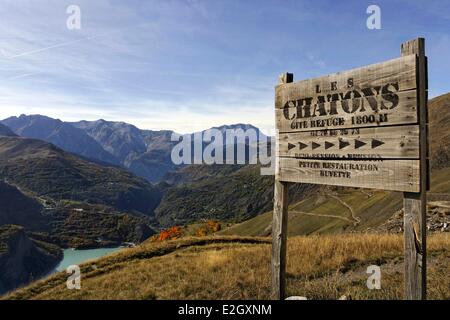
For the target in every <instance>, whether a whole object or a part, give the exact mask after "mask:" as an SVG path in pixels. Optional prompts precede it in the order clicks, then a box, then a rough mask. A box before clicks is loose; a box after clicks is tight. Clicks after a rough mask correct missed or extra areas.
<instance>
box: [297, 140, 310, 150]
mask: <svg viewBox="0 0 450 320" xmlns="http://www.w3.org/2000/svg"><path fill="white" fill-rule="evenodd" d="M298 145H299V147H300V150H302V149H305V148H306V147H307V146H308V145H307V144H304V143H302V142H299V143H298Z"/></svg>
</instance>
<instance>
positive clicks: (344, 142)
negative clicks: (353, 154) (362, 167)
mask: <svg viewBox="0 0 450 320" xmlns="http://www.w3.org/2000/svg"><path fill="white" fill-rule="evenodd" d="M349 145H350V142H348V141H345V140H339V149H343V148H345V147H347V146H349Z"/></svg>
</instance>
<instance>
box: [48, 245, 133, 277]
mask: <svg viewBox="0 0 450 320" xmlns="http://www.w3.org/2000/svg"><path fill="white" fill-rule="evenodd" d="M121 249H124V248H123V247H117V248H100V249H88V250H73V249H65V250H64V258H63V260H62V261H61V262H60V264H59V265H58V266H57V267H56V269H55V272H59V271H64V270H66V269H67V267H68V266H71V265H79V264H82V263H84V262H87V261H90V260H95V259H98V258H100V257H103V256H106V255H108V254H110V253H113V252H116V251H119V250H121Z"/></svg>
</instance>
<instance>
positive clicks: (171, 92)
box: [0, 0, 450, 133]
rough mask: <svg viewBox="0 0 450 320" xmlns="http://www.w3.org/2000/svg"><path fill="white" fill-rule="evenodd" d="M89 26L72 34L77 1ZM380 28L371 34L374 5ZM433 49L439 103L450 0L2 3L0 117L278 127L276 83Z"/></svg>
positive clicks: (449, 42) (448, 71)
mask: <svg viewBox="0 0 450 320" xmlns="http://www.w3.org/2000/svg"><path fill="white" fill-rule="evenodd" d="M72 4H75V5H78V6H79V7H80V9H81V29H80V30H69V29H68V28H67V27H66V20H67V18H68V17H69V14H67V13H66V9H67V7H68V6H69V5H72ZM371 4H376V5H378V6H380V8H381V23H382V29H381V30H369V29H367V27H366V19H367V17H368V14H367V13H366V9H367V7H368V6H369V5H371ZM418 36H422V37H425V38H426V41H427V55H428V57H429V82H430V96H432V97H433V96H436V95H439V94H442V93H446V92H449V91H450V81H449V77H450V1H447V0H442V1H437V0H428V1H421V0H389V1H377V0H373V1H361V0H358V1H356V0H355V1H345V0H344V1H335V0H331V1H326V0H315V1H300V0H296V1H287V0H279V1H264V0H261V1H256V0H247V1H244V0H241V1H237V0H208V1H200V0H196V1H194V0H190V1H189V0H186V1H181V0H180V1H170V0H164V1H163V0H161V1H150V0H149V1H144V0H127V1H119V0H86V1H85V0H83V1H81V0H70V1H65V0H54V1H51V0H29V1H27V0H2V5H1V7H0V61H1V64H0V118H5V117H8V116H11V115H20V114H22V113H25V114H35V113H40V114H45V115H48V116H51V117H55V118H60V119H62V120H67V121H75V120H81V119H87V120H95V119H99V118H103V119H106V120H115V121H125V122H130V123H133V124H135V125H136V126H138V127H140V128H146V129H173V130H175V131H178V132H180V133H185V132H193V131H197V130H201V129H206V128H209V127H211V126H216V125H221V124H232V123H252V124H254V125H257V126H259V127H261V128H262V129H263V130H264V131H266V132H269V131H270V130H271V129H272V128H273V125H274V112H273V95H274V94H273V87H274V85H275V84H276V83H277V81H278V80H277V78H278V75H279V74H280V73H282V72H285V71H290V72H293V73H294V77H295V80H300V79H305V78H310V77H316V76H321V75H325V74H328V73H331V72H337V71H341V70H345V69H349V68H354V67H359V66H362V65H366V64H371V63H377V62H381V61H383V60H387V59H392V58H396V57H398V56H399V51H400V44H401V43H402V42H404V41H406V40H409V39H413V38H416V37H418Z"/></svg>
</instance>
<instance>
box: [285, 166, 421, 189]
mask: <svg viewBox="0 0 450 320" xmlns="http://www.w3.org/2000/svg"><path fill="white" fill-rule="evenodd" d="M419 169H420V168H419V160H378V161H377V160H315V159H314V160H312V159H311V160H309V159H308V160H307V159H295V158H280V173H279V179H280V181H286V182H298V183H313V184H327V185H335V186H346V187H360V188H371V189H372V188H373V189H382V190H392V191H406V192H419V190H420V171H419Z"/></svg>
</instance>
